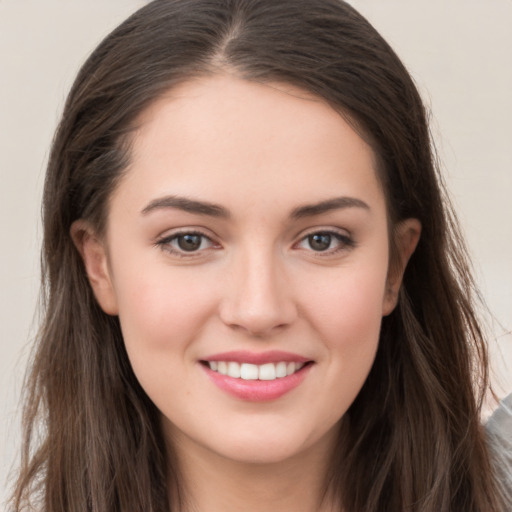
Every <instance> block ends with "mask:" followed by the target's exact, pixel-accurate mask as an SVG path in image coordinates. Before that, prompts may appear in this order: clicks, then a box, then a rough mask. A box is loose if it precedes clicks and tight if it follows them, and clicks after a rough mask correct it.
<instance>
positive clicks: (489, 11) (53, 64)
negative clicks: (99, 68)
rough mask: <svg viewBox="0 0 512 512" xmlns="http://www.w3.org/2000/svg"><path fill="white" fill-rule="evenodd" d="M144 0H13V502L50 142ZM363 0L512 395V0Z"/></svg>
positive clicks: (9, 312) (7, 258)
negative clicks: (414, 87) (100, 47)
mask: <svg viewBox="0 0 512 512" xmlns="http://www.w3.org/2000/svg"><path fill="white" fill-rule="evenodd" d="M276 1H278V0H276ZM144 3H146V2H143V1H142V0H44V1H41V0H0V226H1V231H0V233H1V242H0V243H1V251H0V286H1V288H0V289H1V296H0V489H1V493H0V509H3V508H4V507H3V506H2V502H3V501H4V500H5V499H6V497H7V490H6V489H7V484H6V483H5V482H6V479H7V475H8V473H9V470H10V469H11V467H12V464H13V462H14V457H15V454H16V453H17V450H18V448H19V442H20V436H19V433H20V427H19V417H18V413H19V411H18V409H19V406H18V403H19V398H20V391H21V381H22V377H23V374H24V371H25V366H26V359H27V355H28V353H29V348H30V342H31V340H32V339H33V336H34V333H35V331H36V328H37V320H36V317H35V316H34V312H35V308H36V301H37V295H38V287H39V249H40V242H41V225H40V201H41V189H42V184H43V179H44V169H45V163H46V159H47V156H48V148H49V145H50V142H51V139H52V135H53V131H54V129H55V126H56V123H57V122H58V119H59V115H60V112H61V109H62V107H63V102H64V99H65V96H66V93H67V91H68V89H69V87H70V85H71V82H72V80H73V78H74V75H75V74H76V72H77V70H78V68H79V66H80V64H81V63H82V62H83V61H84V59H85V58H86V56H87V55H88V54H89V53H90V52H91V50H92V49H93V48H94V47H95V45H96V44H97V43H98V42H99V41H100V40H101V39H102V38H103V37H104V36H105V35H106V34H107V33H108V32H109V31H110V30H111V29H112V28H114V27H115V26H116V25H117V24H118V23H119V22H121V21H122V20H123V19H124V18H125V17H126V16H127V15H128V14H130V13H131V12H133V11H134V10H136V9H137V8H138V7H140V6H142V5H143V4H144ZM350 3H352V4H353V5H354V6H355V7H357V8H358V9H359V10H360V11H361V12H362V13H363V14H364V15H365V16H367V17H368V18H369V20H370V21H371V22H372V23H373V24H374V25H375V27H376V28H377V29H378V30H379V31H380V32H381V33H382V35H383V36H384V37H385V38H386V39H387V40H388V42H389V43H390V44H391V45H392V46H393V47H394V48H395V50H396V51H397V53H398V54H399V55H400V56H401V58H402V59H403V61H404V62H405V64H406V66H407V67H408V68H409V70H410V71H411V73H412V75H413V77H414V79H415V80H416V82H417V84H418V86H419V88H420V91H421V93H422V94H423V97H424V99H425V101H426V103H427V105H428V106H429V107H430V108H431V110H432V113H433V114H432V131H433V133H434V136H435V139H436V143H437V146H438V149H439V152H440V157H441V161H442V164H443V169H444V173H445V179H446V182H447V185H448V187H449V189H450V191H451V196H452V199H453V201H454V203H455V205H456V207H457V210H458V213H459V216H460V221H461V223H462V225H463V228H464V231H465V233H466V237H467V241H468V244H469V247H470V251H471V254H472V256H473V260H474V265H475V271H476V275H477V278H478V282H479V284H480V287H481V290H482V293H483V295H484V297H485V299H486V300H487V303H488V305H489V307H490V309H491V310H492V312H493V313H494V316H495V319H496V320H495V321H494V323H493V324H492V325H491V327H492V330H491V331H490V333H489V341H490V344H491V346H492V352H493V367H494V373H495V376H494V382H495V383H496V386H497V391H498V394H499V395H500V396H504V395H505V394H507V393H509V392H511V391H512V378H511V376H510V375H511V373H512V336H511V334H510V331H511V329H512V200H511V196H512V31H511V30H510V26H511V25H512V0H486V1H485V2H484V1H482V0H450V1H447V0H429V1H428V2H427V1H425V0H352V1H351V2H350ZM507 365H508V367H507Z"/></svg>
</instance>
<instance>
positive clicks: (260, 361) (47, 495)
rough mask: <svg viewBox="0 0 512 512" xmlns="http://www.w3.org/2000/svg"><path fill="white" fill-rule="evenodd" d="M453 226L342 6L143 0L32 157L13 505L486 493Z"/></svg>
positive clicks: (184, 504) (424, 503) (478, 356)
mask: <svg viewBox="0 0 512 512" xmlns="http://www.w3.org/2000/svg"><path fill="white" fill-rule="evenodd" d="M452 219H453V218H452V215H451V210H450V208H449V205H448V204H447V202H446V200H445V199H444V197H443V191H442V188H441V185H440V180H439V177H438V175H437V171H436V168H435V165H434V159H433V155H432V153H431V145H430V139H429V131H428V126H427V123H426V119H425V112H424V108H423V105H422V103H421V100H420V98H419V95H418V93H417V91H416V89H415V87H414V84H413V83H412V81H411V79H410V77H409V75H408V73H407V71H406V70H405V69H404V67H403V66H402V64H401V63H400V61H399V60H398V58H397V57H396V55H395V54H394V53H393V51H392V50H391V49H390V48H389V46H388V45H387V44H386V43H385V42H384V41H383V40H382V38H381V37H380V36H379V35H378V34H377V33H376V32H375V30H374V29H373V28H372V27H371V26H370V25H369V24H368V23H367V22H366V21H365V20H364V19H363V18H362V17H361V16H360V15H358V14H357V13H356V12H355V11H354V10H353V9H352V8H351V7H350V6H348V5H347V4H345V3H343V2H340V1H338V0H322V1H320V2H309V1H306V0H283V1H280V2H274V1H272V0H256V1H250V0H221V1H219V0H209V1H208V0H159V1H155V2H152V3H150V4H149V5H148V6H146V7H144V8H143V9H141V10H140V11H139V12H138V13H136V14H135V15H133V16H132V17H131V18H130V19H129V20H127V21H126V22H125V23H123V24H122V25H121V26H120V27H119V28H118V29H116V30H115V31H114V32H113V33H112V34H111V35H109V36H108V37H107V38H106V39H105V41H104V42H103V43H102V44H101V45H100V46H99V47H98V49H97V50H96V51H95V52H94V53H93V55H92V56H91V57H90V58H89V60H88V61H87V62H86V64H85V65H84V67H83V68H82V70H81V71H80V73H79V76H78V78H77V80H76V82H75V85H74V86H73V89H72V91H71V93H70V96H69V98H68V101H67V104H66V107H65V111H64V115H63V119H62V122H61V125H60V127H59V129H58V133H57V136H56V139H55V142H54V146H53V149H52V154H51V157H50V162H49V167H48V173H47V178H46V184H45V193H44V226H45V231H44V237H45V238H44V248H43V260H44V269H43V270H44V283H45V292H46V294H45V297H46V304H45V307H46V318H45V322H44V325H43V326H42V329H41V334H40V337H39V346H38V351H37V353H36V355H35V359H34V366H33V370H32V375H31V378H30V380H29V384H30V388H29V394H28V402H27V408H26V417H25V424H26V451H25V459H24V461H23V465H22V468H21V472H20V478H19V481H18V485H17V489H16V495H15V498H14V509H15V510H21V509H22V507H23V505H24V503H26V501H27V500H28V499H30V498H35V497H36V496H40V498H41V505H40V508H42V509H43V510H48V511H52V512H54V511H64V510H65V511H74V510H77V511H78V510H80V511H82V510H92V511H94V512H99V511H102V512H103V511H105V512H106V511H109V512H110V511H113V510H119V511H124V510H130V511H131V510H144V511H160V510H179V511H182V512H183V511H188V510H199V511H202V510H208V511H215V510H224V511H228V510H235V509H236V510H267V509H270V508H275V509H277V510H283V511H284V510H304V511H308V510H315V511H324V510H325V511H331V510H343V511H351V512H352V511H354V512H355V511H363V510H364V511H388V510H389V511H391V510H393V511H402V510H403V511H405V510H414V511H443V510H446V511H459V510H465V511H475V512H476V511H486V512H487V511H491V512H492V511H498V510H500V506H501V505H502V504H503V500H504V499H505V497H504V496H503V494H504V491H503V490H500V488H499V486H498V484H497V482H496V480H495V477H494V472H493V469H492V466H491V462H490V456H489V454H488V452H487V448H486V444H485V438H484V435H483V432H482V428H481V426H480V423H479V411H480V407H481V402H482V396H483V393H484V392H485V391H486V388H487V359H486V349H485V344H484V342H483V339H482V334H481V331H480V329H479V326H478V323H477V321H476V318H475V314H474V311H473V305H472V296H473V283H472V281H471V278H470V274H469V272H468V268H467V262H466V261H467V260H466V255H465V252H464V249H463V247H462V244H461V242H460V237H459V235H458V232H457V228H456V225H455V224H454V222H453V220H452ZM475 369H477V370H478V371H475ZM39 421H44V423H45V427H46V428H45V430H44V432H43V434H42V435H43V438H42V439H41V440H40V442H39V443H38V444H36V447H35V448H32V445H31V443H32V444H33V443H34V442H36V441H35V440H34V432H35V428H36V426H37V425H38V422H39Z"/></svg>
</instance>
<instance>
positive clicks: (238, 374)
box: [207, 361, 305, 381]
mask: <svg viewBox="0 0 512 512" xmlns="http://www.w3.org/2000/svg"><path fill="white" fill-rule="evenodd" d="M207 364H208V366H209V368H210V370H213V371H214V372H217V373H220V374H221V375H227V376H228V377H232V378H233V379H243V380H267V381H268V380H275V379H282V378H284V377H287V376H290V375H293V374H294V373H295V372H297V371H299V370H300V369H301V368H303V367H304V365H305V363H302V362H293V361H290V362H286V361H280V362H278V363H266V364H261V365H258V364H251V363H237V362H235V361H207Z"/></svg>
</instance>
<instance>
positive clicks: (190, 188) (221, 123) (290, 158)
mask: <svg viewBox="0 0 512 512" xmlns="http://www.w3.org/2000/svg"><path fill="white" fill-rule="evenodd" d="M375 169H376V165H375V157H374V153H373V151H372V149H371V147H370V146H369V145H368V144H367V143H366V142H365V141H364V140H363V139H362V138H361V137H360V136H359V135H358V133H356V131H355V130H354V129H353V128H352V127H351V126H350V124H349V123H347V121H346V120H345V119H344V118H343V117H342V116H341V115H340V114H339V113H338V112H337V111H335V110H334V109H333V108H332V107H330V106H329V105H328V104H327V103H326V102H325V101H324V100H322V99H321V98H319V97H316V96H313V95H311V94H310V93H308V92H306V91H303V90H302V89H299V88H297V87H294V86H291V85H287V84H281V83H265V84H261V83H254V82H248V81H244V80H241V79H238V78H235V77H232V76H229V75H216V76H211V77H206V78H200V79H196V80H191V81H188V82H185V83H182V84H181V85H179V86H177V87H175V88H173V89H171V90H170V91H168V92H167V93H166V94H165V95H163V96H162V97H160V98H159V99H158V100H157V101H155V102H154V103H153V104H152V105H151V106H150V107H149V108H148V109H146V110H145V111H144V112H143V113H142V115H141V116H140V118H139V119H138V122H137V129H136V130H135V133H134V138H133V144H132V158H131V164H130V166H129V169H128V172H127V176H126V181H127V182H128V183H130V182H131V184H132V188H133V191H134V192H136V193H137V195H138V196H141V195H146V196H148V197H150V196H155V195H161V194H163V193H169V194H171V193H172V194H180V195H186V196H188V195H196V194H197V193H200V194H202V195H203V196H206V197H205V198H206V199H210V198H209V197H207V196H215V197H212V198H211V199H212V200H215V202H219V201H220V202H223V201H229V200H235V199H239V203H240V204H241V205H244V202H247V201H251V200H254V199H255V198H257V199H258V201H264V202H265V201H268V202H272V201H275V200H276V198H279V197H280V201H282V202H288V203H290V204H291V203H292V202H296V203H310V202H314V201H320V200H324V199H326V198H327V197H328V196H331V197H332V196H336V195H354V194H356V193H358V194H363V195H370V196H371V195H372V194H373V196H375V197H372V198H371V199H372V201H374V202H375V200H377V201H381V200H382V199H383V196H382V191H381V187H380V184H379V182H378V179H377V175H376V170H375ZM120 188H123V187H120ZM134 200H135V198H134Z"/></svg>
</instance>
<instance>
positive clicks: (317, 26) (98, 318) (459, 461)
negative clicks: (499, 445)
mask: <svg viewBox="0 0 512 512" xmlns="http://www.w3.org/2000/svg"><path fill="white" fill-rule="evenodd" d="M219 70H229V71H230V72H232V73H234V74H236V75H237V76H239V77H241V78H243V79H247V80H253V81H260V82H274V81H277V82H286V83H291V84H293V85H296V86H298V87H301V88H303V89H305V90H307V91H309V92H312V93H314V94H316V95H318V96H320V97H322V98H324V99H325V100H326V101H327V102H329V104H330V105H332V106H333V108H335V109H336V110H338V111H339V112H340V114H341V115H343V116H345V117H346V118H347V119H348V120H350V122H352V123H353V125H354V126H355V127H356V128H357V129H358V130H359V131H360V133H361V134H362V136H363V137H365V138H366V139H367V140H368V141H369V142H370V144H371V145H372V148H373V150H374V152H375V155H376V157H377V160H378V164H379V165H378V167H379V177H380V179H381V180H382V183H383V185H384V190H385V193H386V198H387V202H388V212H389V222H390V226H391V227H393V226H394V225H396V223H397V222H398V221H400V220H401V219H405V218H410V217H414V218H417V219H419V220H420V222H421V224H422V236H421V239H420V242H419V245H418V247H417V249H416V252H415V253H414V255H413V256H412V258H411V260H410V263H409V265H408V267H407V270H406V272H405V276H404V282H403V286H402V288H401V291H400V298H399V303H398V307H397V308H396V309H395V311H394V312H393V313H392V314H391V315H389V316H388V317H386V318H384V320H383V324H382V332H381V339H380V344H379V349H378V353H377V356H376V360H375V363H374V365H373V368H372V370H371V373H370V375H369V377H368V379H367V381H366V383H365V385H364V387H363V389H362V390H361V392H360V393H359V395H358V397H357V398H356V400H355V401H354V403H353V404H352V406H351V407H350V409H349V411H348V412H347V413H346V418H345V420H346V421H344V423H343V425H344V426H343V428H344V432H343V436H341V434H340V439H343V442H341V441H340V443H339V447H338V450H337V452H336V453H335V454H334V455H333V461H332V473H331V475H330V481H329V488H330V489H331V492H332V493H333V496H335V497H336V499H337V500H338V501H339V503H340V504H341V506H342V508H343V510H346V511H349V512H363V511H364V512H383V511H396V512H403V511H415V512H441V511H455V512H461V511H464V512H497V511H498V510H499V493H498V490H497V489H496V487H495V483H494V479H493V476H492V475H493V473H492V471H491V467H490V463H489V457H488V454H487V451H486V446H485V444H484V437H483V433H482V428H481V425H480V421H479V412H480V407H481V403H482V396H483V393H484V391H485V390H486V388H487V353H486V346H485V343H484V340H483V335H482V332H481V330H480V327H479V325H478V322H477V319H476V317H475V312H474V306H473V297H474V296H475V295H474V284H473V281H472V280H471V277H470V276H471V274H470V272H469V268H468V263H467V262H468V260H467V256H466V253H465V250H464V246H463V243H462V241H461V238H460V236H459V232H458V229H457V225H456V222H455V220H454V216H453V213H452V210H451V208H450V205H449V202H448V201H447V199H446V197H444V192H443V188H442V183H441V179H440V177H439V173H438V172H437V169H436V164H435V159H434V156H433V151H432V145H431V140H430V136H429V129H428V124H427V120H426V113H425V110H424V107H423V104H422V102H421V99H420V97H419V95H418V92H417V90H416V88H415V86H414V84H413V82H412V80H411V78H410V76H409V74H408V72H407V71H406V69H405V68H404V66H403V65H402V63H401V62H400V60H399V59H398V57H397V56H396V55H395V53H394V52H393V50H392V49H391V48H390V47H389V46H388V44H387V43H386V42H385V41H384V40H383V39H382V38H381V36H380V35H379V34H378V33H377V32H376V31H375V29H374V28H373V27H372V26H371V25H370V24H369V23H368V22H367V21H366V20H365V19H364V18H363V17H362V16H360V15H359V14H358V13H357V12H356V11H355V10H354V9H353V8H352V7H350V6H349V5H347V4H346V3H344V2H343V1H341V0H318V1H311V0H279V1H276V0H156V1H154V2H151V3H150V4H148V5H147V6H145V7H143V8H142V9H140V10H139V11H138V12H137V13H135V14H134V15H133V16H131V17H130V18H129V19H128V20H127V21H125V22H124V23H123V24H122V25H121V26H120V27H118V28H117V29H116V30H114V31H113V32H112V33H111V34H110V35H109V36H108V37H107V38H106V39H105V40H104V41H103V42H102V43H101V44H100V45H99V47H98V48H97V49H96V50H95V51H94V53H93V54H92V55H91V56H90V58H89V59H88V60H87V62H86V63H85V64H84V66H83V67H82V69H81V71H80V72H79V75H78V77H77V79H76V81H75V83H74V85H73V88H72V90H71V92H70V95H69V97H68V100H67V103H66V106H65V109H64V113H63V116H62V121H61V123H60V125H59V128H58V131H57V134H56V137H55V140H54V143H53V148H52V151H51V155H50V160H49V164H48V171H47V176H46V182H45V189H44V245H43V254H42V283H43V286H42V288H43V308H44V315H45V316H44V322H43V324H42V327H41V331H40V334H39V337H38V345H37V348H36V351H35V354H34V359H33V365H32V368H31V371H30V374H29V375H28V379H27V395H26V406H25V416H24V426H25V438H24V443H25V445H24V451H23V459H22V464H21V470H20V474H19V479H18V482H17V485H16V488H15V492H14V498H13V507H14V510H15V511H21V510H23V509H24V507H25V506H26V505H27V504H28V503H30V500H31V499H32V500H33V501H34V502H36V501H37V500H39V505H38V506H39V507H41V508H42V509H43V510H45V511H48V512H78V511H80V512H83V511H94V512H128V511H129V512H132V511H144V512H164V511H169V499H168V498H169V496H168V494H169V492H179V489H180V486H179V475H178V474H177V471H176V468H175V467H174V466H173V464H172V458H170V457H169V454H168V453H167V452H166V451H165V448H164V447H165V442H164V439H163V435H162V431H161V429H160V425H159V413H158V411H157V410H156V408H155V406H154V405H153V404H152V402H151V401H150V400H149V398H148V397H147V396H146V394H145V393H144V391H143V390H142V389H141V387H140V385H139V384H138V382H137V379H136V378H135V376H134V374H133V372H132V369H131V367H130V364H129V361H128V357H127V355H126V352H125V349H124V345H123V339H122V336H121V331H120V327H119V322H118V319H117V318H115V317H110V316H108V315H106V314H105V313H104V312H103V311H102V310H101V309H100V307H99V306H98V304H97V303H96V301H95V299H94V296H93V294H92V291H91V288H90V286H89V283H88V280H87V277H86V274H85V271H84V267H83V264H82V261H81V258H80V255H79V253H78V251H77V250H76V249H75V247H74V245H73V243H72V240H71V237H70V227H71V224H72V223H73V222H74V221H75V220H77V219H80V218H82V219H87V220H88V221H89V222H91V223H92V224H93V225H94V226H95V227H96V229H97V231H98V232H100V233H101V231H102V229H103V228H104V225H105V219H106V216H107V215H108V200H109V197H110V194H111V193H112V190H113V189H114V188H115V186H116V184H117V182H118V181H119V180H120V179H122V176H123V171H124V170H125V169H126V168H127V165H128V163H129V161H130V134H131V132H132V131H133V130H134V129H135V128H136V126H135V125H134V122H135V120H136V119H137V117H138V116H139V115H140V113H141V112H142V111H143V110H144V109H145V108H146V107H147V106H148V105H149V104H150V103H151V102H152V101H154V100H155V99H156V98H158V97H159V96H160V95H161V94H163V93H164V92H165V91H167V90H169V88H172V87H173V86H174V85H176V84H178V83H180V82H183V81H184V80H187V79H189V78H191V77H197V76H201V75H207V74H211V73H215V72H219ZM173 478H174V481H175V485H174V486H171V487H172V490H171V489H169V482H170V481H172V479H173ZM173 501H180V500H179V497H175V498H174V499H173Z"/></svg>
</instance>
